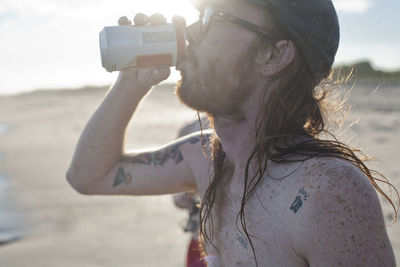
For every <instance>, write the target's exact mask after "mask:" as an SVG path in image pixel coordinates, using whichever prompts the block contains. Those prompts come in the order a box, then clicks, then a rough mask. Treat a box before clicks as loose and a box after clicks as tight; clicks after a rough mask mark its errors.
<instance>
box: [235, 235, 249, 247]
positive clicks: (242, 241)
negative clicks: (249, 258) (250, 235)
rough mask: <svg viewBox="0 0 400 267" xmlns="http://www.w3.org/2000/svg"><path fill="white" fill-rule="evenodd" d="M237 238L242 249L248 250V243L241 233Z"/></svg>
mask: <svg viewBox="0 0 400 267" xmlns="http://www.w3.org/2000/svg"><path fill="white" fill-rule="evenodd" d="M235 237H236V240H237V241H239V243H240V244H241V245H242V247H244V248H245V249H248V243H247V241H246V239H245V238H244V237H243V236H242V235H240V234H239V233H236V234H235Z"/></svg>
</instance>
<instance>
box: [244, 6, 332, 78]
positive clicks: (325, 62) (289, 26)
mask: <svg viewBox="0 0 400 267" xmlns="http://www.w3.org/2000/svg"><path fill="white" fill-rule="evenodd" d="M247 1H249V2H251V3H254V4H258V5H262V6H264V7H265V8H266V10H267V12H268V13H269V14H270V15H271V16H272V17H273V18H274V19H275V20H276V21H277V22H278V23H279V24H280V25H281V26H282V27H283V28H284V29H285V30H286V31H287V33H288V34H289V35H290V36H291V37H292V38H293V39H292V41H293V42H294V43H295V44H296V45H297V47H298V48H299V49H300V52H301V54H302V56H303V58H304V60H305V62H306V64H307V66H308V68H309V70H310V71H311V73H312V74H313V76H314V77H315V78H318V79H322V78H323V76H324V75H326V73H328V72H329V70H330V68H331V67H332V64H333V62H334V61H335V55H336V52H337V49H338V47H339V39H340V29H339V22H338V17H337V14H336V10H335V7H334V6H333V4H332V1H331V0H247Z"/></svg>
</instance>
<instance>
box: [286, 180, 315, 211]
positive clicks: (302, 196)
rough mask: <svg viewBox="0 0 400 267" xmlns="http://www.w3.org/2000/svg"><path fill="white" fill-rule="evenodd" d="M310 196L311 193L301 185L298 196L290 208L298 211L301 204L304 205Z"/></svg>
mask: <svg viewBox="0 0 400 267" xmlns="http://www.w3.org/2000/svg"><path fill="white" fill-rule="evenodd" d="M309 196H310V194H309V193H308V192H307V191H306V190H305V189H304V187H303V186H302V187H300V189H299V192H298V193H297V196H296V198H295V199H294V201H293V203H292V205H291V206H290V210H292V211H293V212H294V213H297V211H298V210H299V209H300V208H301V206H303V202H304V201H306V200H307V198H308V197H309Z"/></svg>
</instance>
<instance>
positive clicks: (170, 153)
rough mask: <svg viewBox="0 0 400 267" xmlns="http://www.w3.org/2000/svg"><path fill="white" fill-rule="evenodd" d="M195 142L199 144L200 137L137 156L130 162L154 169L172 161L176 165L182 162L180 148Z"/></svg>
mask: <svg viewBox="0 0 400 267" xmlns="http://www.w3.org/2000/svg"><path fill="white" fill-rule="evenodd" d="M197 142H200V137H197V136H196V137H192V138H189V139H185V140H183V141H181V142H178V143H176V144H174V145H172V146H168V147H167V148H165V149H162V150H160V151H156V152H149V153H142V154H139V155H137V156H135V157H133V158H131V159H130V162H131V163H133V164H145V165H153V166H154V167H156V166H164V163H165V162H167V161H168V160H170V159H172V160H173V161H174V162H175V164H178V163H180V162H181V161H182V160H183V156H182V152H181V150H180V147H181V146H182V145H183V144H186V143H190V144H196V143H197Z"/></svg>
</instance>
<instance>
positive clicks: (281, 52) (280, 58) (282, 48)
mask: <svg viewBox="0 0 400 267" xmlns="http://www.w3.org/2000/svg"><path fill="white" fill-rule="evenodd" d="M295 55H296V47H295V45H294V43H293V42H292V41H290V40H281V41H278V42H276V43H275V45H273V46H268V47H267V48H264V49H260V50H259V51H258V52H257V56H256V64H257V65H258V66H259V72H260V74H261V75H262V76H273V75H275V74H277V73H279V72H281V71H282V70H284V69H285V68H286V67H287V66H288V65H290V63H292V61H293V60H294V57H295Z"/></svg>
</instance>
